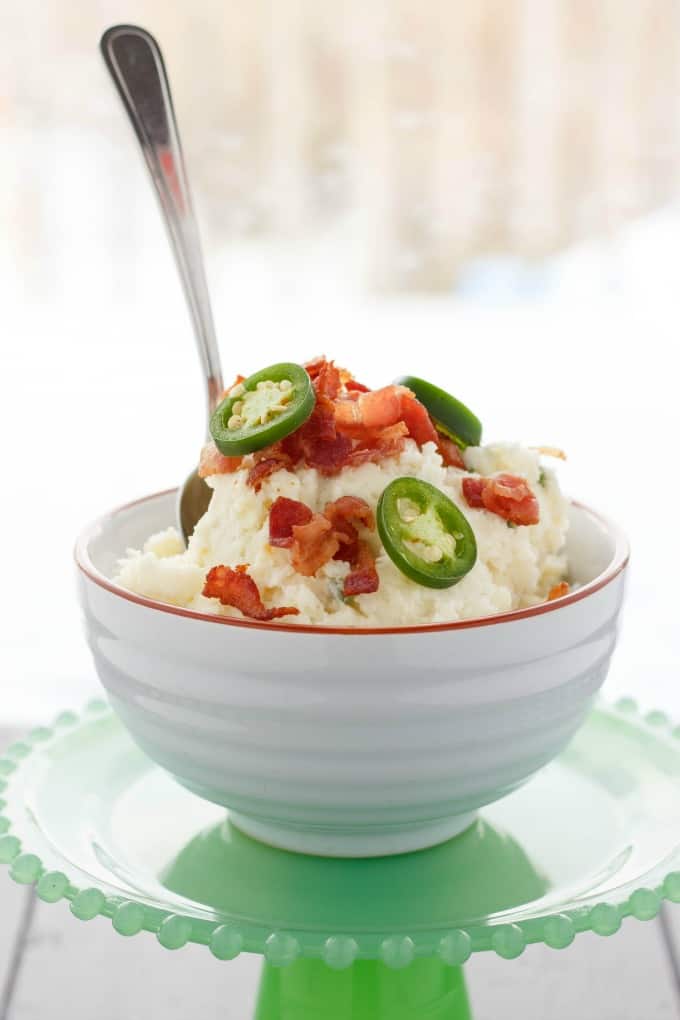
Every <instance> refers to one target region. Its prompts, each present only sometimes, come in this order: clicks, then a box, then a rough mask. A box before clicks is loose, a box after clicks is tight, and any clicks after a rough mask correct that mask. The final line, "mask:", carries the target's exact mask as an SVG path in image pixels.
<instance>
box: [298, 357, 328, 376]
mask: <svg viewBox="0 0 680 1020" xmlns="http://www.w3.org/2000/svg"><path fill="white" fill-rule="evenodd" d="M325 364H326V359H325V357H324V356H323V354H322V355H321V356H320V357H318V358H313V359H312V360H311V361H306V362H305V363H304V365H303V366H302V367H303V368H304V370H305V372H306V373H307V375H308V376H309V378H310V379H311V380H312V382H314V380H315V379H316V377H317V375H318V374H319V372H320V371H321V370H322V368H323V366H324V365H325Z"/></svg>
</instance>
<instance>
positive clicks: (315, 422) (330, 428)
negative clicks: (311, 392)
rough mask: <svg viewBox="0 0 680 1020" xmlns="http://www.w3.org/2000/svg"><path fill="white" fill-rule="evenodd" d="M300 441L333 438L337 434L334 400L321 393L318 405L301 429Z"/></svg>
mask: <svg viewBox="0 0 680 1020" xmlns="http://www.w3.org/2000/svg"><path fill="white" fill-rule="evenodd" d="M299 433H300V442H301V444H303V449H304V443H305V441H310V440H315V439H325V440H329V441H330V440H331V439H335V437H336V435H337V428H336V424H335V406H334V404H333V401H332V400H329V399H328V397H326V396H324V394H323V393H320V394H319V395H318V396H317V398H316V405H315V407H314V410H313V411H312V413H311V415H310V416H309V418H308V419H307V421H306V422H305V423H304V425H302V426H301V428H300V429H299Z"/></svg>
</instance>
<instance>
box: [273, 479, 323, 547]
mask: <svg viewBox="0 0 680 1020" xmlns="http://www.w3.org/2000/svg"><path fill="white" fill-rule="evenodd" d="M263 463H266V461H263ZM313 516H314V515H313V513H312V511H311V510H310V509H309V507H308V506H307V504H306V503H301V502H300V501H299V500H297V499H288V498H287V497H286V496H279V498H278V499H277V500H275V501H274V503H273V504H272V508H271V510H270V511H269V544H270V545H276V546H279V547H280V548H283V549H287V548H290V546H292V544H293V527H294V526H295V525H296V524H309V522H310V521H311V519H312V517H313Z"/></svg>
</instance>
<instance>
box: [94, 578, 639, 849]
mask: <svg viewBox="0 0 680 1020" xmlns="http://www.w3.org/2000/svg"><path fill="white" fill-rule="evenodd" d="M624 575H625V571H623V570H621V571H619V572H618V573H617V574H616V575H615V576H614V577H613V578H612V579H611V580H610V581H608V582H607V583H606V584H604V585H603V586H602V587H600V588H599V589H598V590H595V591H593V592H591V593H590V594H588V595H587V596H586V597H584V598H582V599H580V600H578V601H574V602H571V603H568V604H564V605H563V606H561V607H560V608H559V610H557V609H556V610H555V611H550V612H544V613H540V614H537V615H530V616H527V617H524V618H520V619H518V618H514V619H506V620H499V621H498V622H496V623H494V624H491V625H483V626H477V627H469V628H465V629H455V628H454V629H450V630H438V631H429V632H428V631H422V632H415V633H414V632H401V633H400V632H398V631H397V632H393V633H381V634H349V635H348V634H333V633H323V632H317V633H310V632H296V631H295V630H294V629H290V630H275V629H271V630H267V629H263V628H259V629H251V628H244V627H232V626H228V625H227V626H224V625H217V624H215V623H214V622H211V621H210V619H197V618H192V617H188V616H182V615H176V614H172V613H169V612H164V611H159V610H158V609H154V608H151V607H149V606H146V605H142V604H139V603H138V602H135V601H133V600H130V599H128V598H124V597H121V596H120V595H119V594H116V593H115V592H114V591H112V590H109V589H108V588H107V587H105V586H103V585H102V584H100V583H98V582H97V581H96V580H94V579H93V578H92V577H90V576H88V574H87V573H86V572H84V571H80V572H79V578H80V594H81V601H82V606H83V609H84V613H85V622H86V630H87V636H88V640H89V644H90V648H91V650H92V653H93V656H94V660H95V663H96V668H97V671H98V673H99V676H100V678H101V681H102V683H103V685H104V687H105V688H106V690H107V692H108V694H109V697H110V699H111V702H112V704H113V707H114V708H115V710H116V711H117V712H118V713H119V715H120V717H121V718H122V720H123V721H124V723H125V725H126V726H127V727H128V729H129V731H130V733H131V734H132V736H133V738H134V739H135V740H136V742H137V743H138V744H139V745H140V747H141V748H142V749H143V750H144V751H145V752H146V753H147V754H148V755H149V756H150V757H151V758H152V759H153V760H154V761H156V762H157V763H158V764H160V765H161V766H162V767H163V768H165V769H167V770H168V771H169V772H170V773H171V774H172V775H173V776H175V777H176V778H177V780H178V781H179V782H180V783H182V784H184V785H185V786H187V787H189V788H190V789H192V790H194V791H195V792H197V793H198V794H200V795H201V796H202V797H205V798H207V799H209V800H212V801H215V802H216V803H219V804H223V805H225V806H227V807H229V808H231V809H233V810H234V811H236V812H238V813H240V814H243V815H246V816H248V817H249V818H252V819H255V820H260V821H262V822H265V823H275V824H281V825H283V826H289V827H292V828H297V829H300V830H304V829H305V828H306V827H309V828H314V829H317V830H320V829H322V830H326V831H327V832H329V833H330V834H332V833H334V832H337V833H338V834H343V833H344V834H349V833H365V834H370V833H379V832H381V831H396V830H399V829H400V828H409V827H413V826H418V825H422V824H425V823H431V822H436V821H439V820H442V819H446V818H449V817H451V816H458V815H464V814H466V813H468V812H470V811H473V810H475V809H476V808H478V807H480V806H482V805H484V804H488V803H490V802H492V801H494V800H497V799H498V798H500V797H502V796H503V795H504V794H506V793H508V792H510V791H511V790H512V789H514V788H516V787H517V786H519V785H520V784H521V783H523V782H524V781H525V780H527V779H528V778H529V777H530V776H531V775H532V774H533V773H535V772H536V771H537V770H538V769H540V768H541V767H542V766H543V765H545V764H546V763H547V762H549V761H550V760H551V759H552V758H554V757H555V756H556V755H557V754H558V753H559V752H560V751H561V750H562V749H563V748H564V746H565V745H566V744H567V743H568V741H569V740H570V738H571V737H572V735H573V734H574V733H575V731H576V730H577V729H578V727H579V726H580V724H581V723H582V721H583V719H584V717H585V716H586V714H587V712H588V710H589V708H590V706H591V704H592V702H593V699H594V697H595V695H596V693H597V691H598V689H599V688H600V686H601V684H602V683H603V681H604V679H605V676H606V674H607V669H608V666H609V661H610V657H611V654H612V650H613V648H614V644H615V641H616V630H617V619H618V616H619V610H620V607H621V601H622V594H623V583H624Z"/></svg>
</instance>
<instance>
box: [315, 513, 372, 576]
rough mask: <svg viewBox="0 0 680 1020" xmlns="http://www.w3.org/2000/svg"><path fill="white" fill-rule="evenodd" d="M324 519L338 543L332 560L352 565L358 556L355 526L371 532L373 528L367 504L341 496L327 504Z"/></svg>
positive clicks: (357, 537) (357, 536)
mask: <svg viewBox="0 0 680 1020" xmlns="http://www.w3.org/2000/svg"><path fill="white" fill-rule="evenodd" d="M324 517H327V518H328V520H329V521H330V522H331V524H332V525H333V529H334V531H335V534H336V537H337V539H338V541H339V543H340V546H339V548H338V551H337V552H336V553H335V557H334V559H336V560H345V561H346V562H347V563H350V564H354V563H355V561H356V559H357V557H358V555H359V547H360V542H359V532H358V531H357V529H356V526H355V525H357V524H363V525H364V526H365V527H367V528H369V529H370V530H371V531H372V530H373V529H374V528H375V518H374V516H373V511H372V510H371V508H370V506H369V505H368V503H367V502H366V501H365V500H363V499H359V498H358V497H357V496H341V497H340V499H336V500H335V502H334V503H327V504H326V507H325V509H324Z"/></svg>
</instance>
